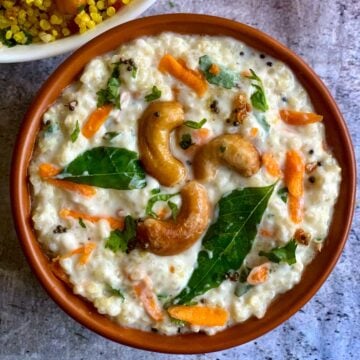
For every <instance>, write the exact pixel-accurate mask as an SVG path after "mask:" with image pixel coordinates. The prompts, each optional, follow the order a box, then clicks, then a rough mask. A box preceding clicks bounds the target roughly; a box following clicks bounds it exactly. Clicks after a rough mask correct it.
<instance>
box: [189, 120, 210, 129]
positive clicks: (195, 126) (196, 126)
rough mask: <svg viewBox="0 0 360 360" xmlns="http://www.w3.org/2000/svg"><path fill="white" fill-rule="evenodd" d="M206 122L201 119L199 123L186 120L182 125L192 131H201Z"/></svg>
mask: <svg viewBox="0 0 360 360" xmlns="http://www.w3.org/2000/svg"><path fill="white" fill-rule="evenodd" d="M206 121H207V120H206V119H202V120H201V121H199V122H196V121H191V120H188V121H185V123H184V125H185V126H187V127H189V128H192V129H201V128H202V127H203V125H204V124H205V123H206Z"/></svg>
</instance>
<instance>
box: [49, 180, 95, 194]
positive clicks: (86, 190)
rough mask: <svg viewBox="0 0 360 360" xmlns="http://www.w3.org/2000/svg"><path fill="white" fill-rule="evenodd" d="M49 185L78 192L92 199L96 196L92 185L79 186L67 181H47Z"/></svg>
mask: <svg viewBox="0 0 360 360" xmlns="http://www.w3.org/2000/svg"><path fill="white" fill-rule="evenodd" d="M46 181H47V182H48V183H50V184H51V185H54V186H56V187H59V188H62V189H65V190H69V191H74V192H77V193H79V194H81V195H83V196H86V197H91V196H94V195H95V194H96V189H95V188H94V187H92V186H90V185H84V184H77V183H73V182H70V181H66V180H59V179H46Z"/></svg>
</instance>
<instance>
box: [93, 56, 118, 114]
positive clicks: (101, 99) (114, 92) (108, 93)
mask: <svg viewBox="0 0 360 360" xmlns="http://www.w3.org/2000/svg"><path fill="white" fill-rule="evenodd" d="M113 65H114V69H113V71H112V73H111V76H110V78H109V80H108V82H107V85H106V88H105V89H101V90H99V91H98V92H97V93H96V95H97V96H98V98H97V107H101V106H104V105H106V104H113V105H114V106H115V107H116V108H117V109H121V104H120V83H121V82H120V79H119V77H120V63H115V64H113Z"/></svg>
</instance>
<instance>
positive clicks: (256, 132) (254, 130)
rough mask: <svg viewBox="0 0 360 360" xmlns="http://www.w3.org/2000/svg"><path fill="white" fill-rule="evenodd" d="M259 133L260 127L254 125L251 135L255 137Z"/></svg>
mask: <svg viewBox="0 0 360 360" xmlns="http://www.w3.org/2000/svg"><path fill="white" fill-rule="evenodd" d="M258 133H259V129H258V128H257V127H253V128H251V130H250V136H252V137H255V136H256V135H257V134H258Z"/></svg>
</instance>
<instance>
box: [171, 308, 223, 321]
mask: <svg viewBox="0 0 360 360" xmlns="http://www.w3.org/2000/svg"><path fill="white" fill-rule="evenodd" d="M168 312H169V314H170V316H171V317H173V318H175V319H178V320H182V321H186V322H188V323H190V324H192V325H199V326H224V325H225V324H226V322H227V320H228V318H229V313H228V312H227V310H225V309H223V308H220V307H209V306H198V305H193V306H185V305H180V306H173V307H170V308H169V309H168Z"/></svg>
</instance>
